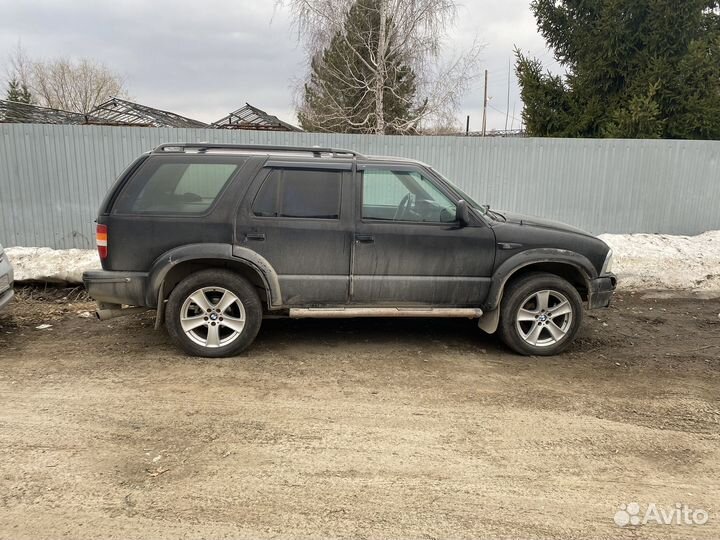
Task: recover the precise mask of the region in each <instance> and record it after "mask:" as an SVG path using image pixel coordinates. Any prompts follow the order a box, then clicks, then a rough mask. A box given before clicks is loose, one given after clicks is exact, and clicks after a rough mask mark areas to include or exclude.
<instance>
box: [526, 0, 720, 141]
mask: <svg viewBox="0 0 720 540" xmlns="http://www.w3.org/2000/svg"><path fill="white" fill-rule="evenodd" d="M531 8H532V10H533V12H534V14H535V17H536V19H537V21H538V26H539V28H540V32H541V33H542V35H543V37H544V38H545V40H546V41H547V43H548V45H549V46H550V47H551V48H552V49H553V50H554V53H555V58H556V60H557V61H558V62H559V63H560V64H561V65H562V66H563V67H564V68H565V69H566V74H565V76H556V75H552V74H550V73H548V72H544V70H543V66H542V65H541V63H540V62H539V61H538V60H537V59H534V58H530V57H528V56H526V55H524V54H523V53H522V52H521V51H517V53H516V54H517V66H516V69H517V74H518V78H519V81H520V86H521V95H522V98H523V102H524V103H525V110H524V112H523V119H524V121H525V123H526V125H527V131H528V133H529V134H530V135H535V136H554V137H618V138H677V139H717V138H720V1H718V0H683V1H682V2H678V1H677V0H564V1H563V2H556V1H555V0H533V2H532V4H531Z"/></svg>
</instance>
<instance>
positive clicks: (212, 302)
mask: <svg viewBox="0 0 720 540" xmlns="http://www.w3.org/2000/svg"><path fill="white" fill-rule="evenodd" d="M261 323H262V305H261V303H260V299H259V298H258V295H257V293H256V292H255V288H254V287H253V286H252V285H251V284H250V283H249V282H248V281H247V280H245V279H244V278H242V277H240V276H239V275H237V274H235V273H233V272H230V271H227V270H216V269H208V270H202V271H200V272H197V273H195V274H192V275H190V276H188V277H187V278H185V279H184V280H183V281H181V282H180V283H179V284H178V285H177V286H176V287H175V289H173V291H172V293H171V294H170V298H169V299H168V303H167V308H166V315H165V325H166V327H167V330H168V333H169V334H170V337H171V338H172V340H173V341H174V342H175V343H176V344H177V345H178V346H179V347H180V348H181V349H182V350H184V351H185V352H186V353H188V354H190V355H192V356H201V357H206V358H221V357H226V356H235V355H237V354H240V353H241V352H242V351H244V350H245V349H246V348H248V347H249V346H250V345H251V344H252V342H253V341H254V340H255V337H256V336H257V334H258V332H259V330H260V324H261Z"/></svg>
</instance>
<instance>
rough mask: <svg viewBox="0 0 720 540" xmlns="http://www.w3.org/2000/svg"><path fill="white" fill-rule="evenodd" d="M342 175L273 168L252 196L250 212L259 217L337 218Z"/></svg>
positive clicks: (331, 172) (309, 170)
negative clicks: (253, 199) (254, 195)
mask: <svg viewBox="0 0 720 540" xmlns="http://www.w3.org/2000/svg"><path fill="white" fill-rule="evenodd" d="M341 180H342V172H339V171H328V170H314V169H282V170H281V169H275V170H273V171H272V172H270V174H268V176H267V178H266V179H265V182H264V183H263V185H262V187H261V188H260V191H259V192H258V194H257V197H255V202H254V204H253V212H254V214H255V215H256V216H263V217H289V218H315V219H338V217H339V216H340V183H341Z"/></svg>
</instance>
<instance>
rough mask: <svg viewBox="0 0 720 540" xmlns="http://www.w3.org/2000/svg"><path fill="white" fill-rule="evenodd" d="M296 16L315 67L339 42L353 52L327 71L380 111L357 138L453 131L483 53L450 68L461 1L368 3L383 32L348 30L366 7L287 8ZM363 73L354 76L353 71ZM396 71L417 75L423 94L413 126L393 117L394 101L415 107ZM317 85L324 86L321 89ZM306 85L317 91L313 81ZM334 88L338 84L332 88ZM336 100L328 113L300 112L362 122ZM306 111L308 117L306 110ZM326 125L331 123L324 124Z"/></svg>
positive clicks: (468, 54)
mask: <svg viewBox="0 0 720 540" xmlns="http://www.w3.org/2000/svg"><path fill="white" fill-rule="evenodd" d="M279 3H280V4H281V5H285V6H288V7H289V8H290V9H291V11H292V13H293V16H294V19H295V24H296V27H297V29H298V33H299V37H300V39H301V40H302V42H303V43H304V45H305V47H306V52H307V54H308V57H309V59H310V60H311V62H319V61H322V53H323V51H324V50H325V49H326V48H327V47H328V45H329V44H330V42H331V41H332V40H333V39H341V40H342V41H343V45H344V48H345V50H346V54H347V58H345V62H340V61H336V62H334V63H333V64H331V65H326V66H324V67H325V69H326V71H327V75H328V77H326V79H327V80H332V79H333V78H334V79H335V80H336V81H337V82H338V84H340V85H343V84H345V85H346V86H350V87H353V88H355V89H360V90H362V92H361V95H362V96H363V98H364V99H367V98H368V97H371V98H372V102H373V103H374V110H373V111H372V114H371V115H369V116H368V117H367V118H366V119H365V120H364V125H363V126H362V128H361V129H359V128H358V126H354V130H355V131H358V130H360V131H363V132H373V133H387V132H393V133H408V132H413V131H415V130H417V128H418V125H426V126H428V125H436V124H446V123H447V122H448V119H449V118H453V117H454V116H455V113H456V112H457V108H458V104H459V99H460V98H461V97H462V95H463V94H464V92H465V91H466V90H467V89H468V87H469V85H470V84H471V82H472V81H473V80H474V78H475V77H476V76H477V72H478V70H477V65H478V60H479V55H480V51H481V50H482V46H481V45H480V44H479V43H478V42H475V43H473V45H472V46H471V47H470V48H469V49H468V50H466V51H465V52H464V53H462V54H460V55H458V56H456V57H454V58H451V59H450V60H449V61H445V62H443V61H442V55H441V52H442V44H443V38H444V36H445V34H446V32H447V30H448V29H449V28H451V27H452V25H453V22H454V20H455V18H456V15H457V7H456V3H455V1H454V0H374V1H373V2H369V3H368V2H364V4H365V6H366V9H370V10H374V11H375V13H372V14H369V15H368V16H369V17H370V16H372V17H373V18H376V19H378V20H379V23H378V24H377V28H376V31H373V30H368V29H367V28H363V29H362V31H360V32H358V31H355V28H354V27H353V26H352V25H350V26H348V25H346V24H345V23H346V20H347V18H348V14H349V13H350V10H351V8H352V7H353V6H354V5H356V4H357V3H358V0H279ZM356 64H357V65H359V66H360V67H362V69H361V70H360V69H358V70H354V71H353V70H351V71H350V72H348V69H347V66H348V65H356ZM393 64H395V65H400V64H402V65H407V66H410V68H411V69H412V71H413V74H414V79H415V80H414V85H415V91H414V92H413V100H414V103H413V108H414V110H415V113H416V114H414V115H413V118H412V120H411V121H409V122H408V121H407V119H401V120H400V121H399V122H398V121H397V119H395V118H388V117H387V108H386V101H387V99H388V96H389V95H390V96H393V97H396V98H399V99H407V96H402V95H399V94H397V92H396V90H397V89H396V88H395V87H393V84H394V82H395V81H396V80H397V79H396V78H394V77H393V72H394V66H393ZM315 82H316V81H315ZM306 84H314V82H313V81H312V78H310V80H309V81H306ZM325 84H326V85H329V84H330V83H328V82H325ZM333 101H337V100H328V102H327V103H324V107H323V108H321V109H320V110H315V111H308V110H307V103H304V104H303V105H301V106H300V115H301V117H302V115H303V114H305V115H307V114H309V113H310V112H312V113H314V114H316V115H320V116H328V117H329V120H330V121H331V122H330V123H332V122H337V121H338V120H339V119H342V118H345V120H346V121H347V122H348V125H352V124H353V123H357V121H358V120H357V118H352V117H350V115H349V114H348V104H347V103H335V104H334V105H335V106H333ZM303 109H305V110H303ZM316 120H317V123H318V124H320V123H322V120H323V118H317V119H316Z"/></svg>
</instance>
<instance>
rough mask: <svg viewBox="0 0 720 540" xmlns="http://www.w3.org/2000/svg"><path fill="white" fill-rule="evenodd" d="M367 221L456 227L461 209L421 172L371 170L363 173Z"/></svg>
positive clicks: (363, 215)
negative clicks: (442, 224)
mask: <svg viewBox="0 0 720 540" xmlns="http://www.w3.org/2000/svg"><path fill="white" fill-rule="evenodd" d="M362 217H363V219H365V220H380V221H400V222H402V221H407V222H415V223H417V222H420V223H454V222H455V221H456V220H457V208H456V207H455V204H454V203H453V202H452V201H451V200H450V199H448V198H447V197H446V196H445V195H444V194H443V193H442V192H441V191H440V190H439V189H438V188H437V187H436V186H435V184H433V183H432V182H431V181H430V180H429V179H427V178H425V177H424V176H423V175H422V174H420V173H419V172H417V171H393V170H391V169H368V170H366V171H365V172H364V173H363V205H362Z"/></svg>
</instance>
